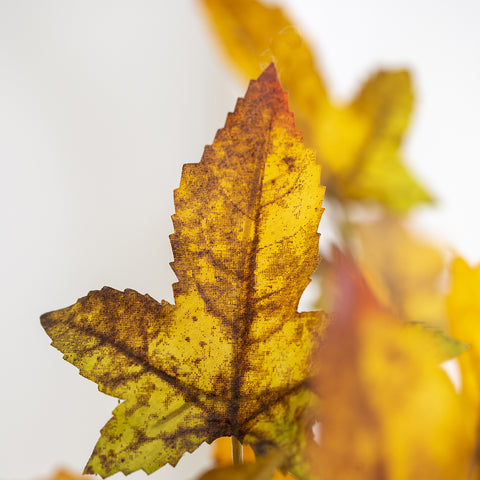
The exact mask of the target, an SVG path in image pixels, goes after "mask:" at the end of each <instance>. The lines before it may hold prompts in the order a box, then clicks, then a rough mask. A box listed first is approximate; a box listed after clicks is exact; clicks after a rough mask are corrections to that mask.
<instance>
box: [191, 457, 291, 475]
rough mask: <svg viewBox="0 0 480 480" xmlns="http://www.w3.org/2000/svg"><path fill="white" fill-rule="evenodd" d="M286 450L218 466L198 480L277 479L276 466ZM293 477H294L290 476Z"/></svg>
mask: <svg viewBox="0 0 480 480" xmlns="http://www.w3.org/2000/svg"><path fill="white" fill-rule="evenodd" d="M283 454H284V452H283V451H282V450H279V451H277V452H273V453H272V454H270V455H269V456H268V457H265V458H259V459H258V461H257V462H246V463H244V464H242V465H229V466H223V467H217V468H214V469H213V470H210V471H209V472H207V473H205V474H204V475H202V476H201V477H200V478H199V479H198V480H276V479H277V478H288V477H284V476H280V477H277V473H278V472H276V471H275V469H276V467H277V466H278V465H280V463H281V460H282V456H283ZM290 478H293V477H290Z"/></svg>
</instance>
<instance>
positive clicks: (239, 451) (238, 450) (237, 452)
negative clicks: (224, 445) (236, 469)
mask: <svg viewBox="0 0 480 480" xmlns="http://www.w3.org/2000/svg"><path fill="white" fill-rule="evenodd" d="M232 460H233V464H234V465H241V464H242V463H243V447H242V444H241V443H240V442H239V441H238V440H237V438H236V437H233V436H232Z"/></svg>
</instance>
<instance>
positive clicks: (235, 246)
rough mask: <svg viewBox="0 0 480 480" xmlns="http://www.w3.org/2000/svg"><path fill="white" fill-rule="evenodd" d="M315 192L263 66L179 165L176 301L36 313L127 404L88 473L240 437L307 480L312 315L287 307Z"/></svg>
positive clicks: (306, 248)
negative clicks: (206, 139)
mask: <svg viewBox="0 0 480 480" xmlns="http://www.w3.org/2000/svg"><path fill="white" fill-rule="evenodd" d="M323 193H324V188H323V187H321V186H320V167H319V166H318V164H317V163H316V160H315V157H314V154H313V152H312V151H310V150H308V149H306V148H305V147H304V146H303V144H302V137H301V134H300V133H299V131H298V130H296V129H295V126H294V120H293V115H292V114H291V113H290V112H289V110H288V103H287V96H286V93H285V92H284V91H283V90H282V88H281V86H280V83H279V81H278V78H277V74H276V71H275V67H274V66H273V64H272V65H270V66H269V67H268V68H267V69H266V70H265V72H264V73H263V74H262V75H261V76H260V77H259V78H258V80H256V81H252V82H251V84H250V86H249V88H248V91H247V94H246V96H245V98H241V99H239V100H238V102H237V105H236V108H235V112H234V113H233V114H229V115H228V117H227V121H226V125H225V128H223V129H221V130H219V131H218V132H217V135H216V137H215V140H214V142H213V144H212V145H211V146H207V147H206V148H205V152H204V155H203V158H202V160H201V162H200V163H196V164H187V165H185V166H184V168H183V172H182V179H181V182H180V187H179V188H178V189H177V190H176V191H175V215H174V216H173V223H174V227H175V230H174V233H173V234H172V235H171V237H170V239H171V244H172V249H173V253H174V259H175V261H174V263H173V269H174V271H175V273H176V275H177V278H178V283H176V284H174V287H173V289H174V296H175V304H174V305H170V304H168V303H167V302H164V301H163V302H162V303H158V302H156V301H155V300H154V299H152V298H151V297H149V296H148V295H141V294H139V293H137V292H135V291H133V290H126V291H125V292H120V291H117V290H113V289H111V288H104V289H102V290H101V291H93V292H90V293H89V294H88V295H87V297H84V298H82V299H80V300H79V301H78V302H77V303H76V304H75V305H73V306H71V307H68V308H65V309H63V310H58V311H55V312H51V313H48V314H45V315H43V316H42V319H41V321H42V325H43V326H44V328H45V330H46V331H47V333H48V335H49V336H50V337H51V338H52V340H53V342H52V343H53V345H54V346H55V347H56V348H58V349H59V350H61V351H62V352H63V353H64V357H65V359H66V360H67V361H69V362H71V363H73V364H74V365H76V366H77V367H78V368H79V370H80V373H81V374H82V375H84V376H85V377H87V378H89V379H91V380H93V381H95V382H97V383H98V385H99V389H100V390H101V391H103V392H105V393H107V394H109V395H113V396H116V397H118V398H120V399H122V400H124V401H123V402H122V403H121V404H120V405H119V406H118V407H117V408H116V409H115V410H114V412H113V417H112V419H111V420H110V421H109V422H108V423H107V424H106V425H105V427H104V428H103V429H102V432H101V437H100V439H99V441H98V443H97V445H96V447H95V449H94V452H93V454H92V456H91V458H90V460H89V462H88V465H87V467H86V472H88V473H98V474H100V475H102V476H103V477H106V476H109V475H112V474H113V473H115V472H118V471H121V472H124V473H130V472H133V471H135V470H138V469H143V470H145V471H146V472H147V473H151V472H153V471H155V470H156V469H158V468H159V467H161V466H162V465H164V464H166V463H170V464H172V465H175V464H176V463H177V462H178V460H179V458H180V457H181V455H182V454H183V453H184V452H186V451H192V450H194V449H196V448H197V447H198V446H199V445H200V444H201V443H202V442H212V441H213V440H214V439H216V438H218V437H221V436H232V435H234V436H236V437H237V438H238V439H239V440H240V441H241V442H244V443H248V444H250V445H252V447H253V449H254V450H255V452H256V454H259V455H267V454H268V453H269V452H270V451H273V450H275V449H277V448H279V447H282V448H283V447H285V446H290V448H289V449H288V450H287V451H286V454H285V457H284V459H283V461H282V465H281V467H282V468H283V469H287V468H288V469H292V470H293V471H295V472H297V473H301V472H303V471H304V467H303V466H302V461H301V459H300V456H299V453H298V451H299V449H300V448H301V446H302V442H303V441H302V436H303V431H304V427H303V423H302V421H301V418H302V414H303V411H304V409H305V405H306V403H308V401H309V398H310V395H311V394H310V393H309V392H308V391H307V389H306V387H305V379H306V376H307V373H308V368H309V358H310V353H311V349H312V344H313V342H314V335H313V332H314V331H316V330H317V329H318V328H319V323H320V322H321V320H322V314H321V313H319V312H304V313H298V312H297V305H298V301H299V298H300V296H301V294H302V292H303V290H304V288H305V287H306V285H307V284H308V282H309V277H310V275H311V274H312V272H313V270H314V268H315V266H316V264H317V262H318V239H319V235H318V233H317V228H318V223H319V221H320V217H321V214H322V208H321V203H322V198H323Z"/></svg>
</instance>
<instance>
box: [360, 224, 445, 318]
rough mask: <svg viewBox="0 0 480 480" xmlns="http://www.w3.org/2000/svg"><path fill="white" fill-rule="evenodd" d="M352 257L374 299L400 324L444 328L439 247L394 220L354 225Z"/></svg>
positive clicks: (441, 260) (442, 267) (442, 262)
mask: <svg viewBox="0 0 480 480" xmlns="http://www.w3.org/2000/svg"><path fill="white" fill-rule="evenodd" d="M353 235H354V241H353V242H352V243H354V245H355V257H356V258H357V259H358V263H359V265H360V268H361V270H362V272H363V274H364V276H365V277H366V278H367V280H368V283H369V285H370V287H371V288H372V290H373V292H374V293H375V295H376V297H377V298H378V299H379V300H380V301H381V302H382V303H383V304H384V305H386V306H388V308H389V309H390V310H392V312H393V313H394V314H395V316H396V317H397V318H399V319H401V320H404V321H407V322H418V323H424V324H427V325H434V326H438V327H446V309H445V299H444V292H443V288H442V276H443V275H444V270H445V260H444V255H443V254H442V251H441V249H440V248H439V246H438V245H436V244H434V243H433V242H430V241H428V240H425V239H423V238H421V237H420V236H418V235H417V234H415V233H414V232H413V231H412V230H411V229H409V228H408V227H407V226H405V224H404V223H403V222H402V221H400V220H399V219H397V218H395V217H388V216H385V217H383V218H381V219H380V220H378V221H376V222H373V223H363V224H360V223H358V224H355V229H354V234H353Z"/></svg>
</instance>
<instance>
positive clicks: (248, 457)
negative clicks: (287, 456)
mask: <svg viewBox="0 0 480 480" xmlns="http://www.w3.org/2000/svg"><path fill="white" fill-rule="evenodd" d="M213 448H214V458H215V462H216V464H217V466H218V467H228V466H229V465H231V464H232V439H231V438H230V437H222V438H218V439H217V440H215V442H213ZM243 461H244V462H245V463H248V462H254V461H255V454H254V453H253V450H252V448H251V447H249V446H248V445H244V446H243ZM277 465H278V463H277ZM245 478H248V477H245ZM272 480H295V477H292V475H289V474H286V475H283V474H282V473H281V472H279V471H278V470H276V471H275V474H274V475H273V477H272Z"/></svg>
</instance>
